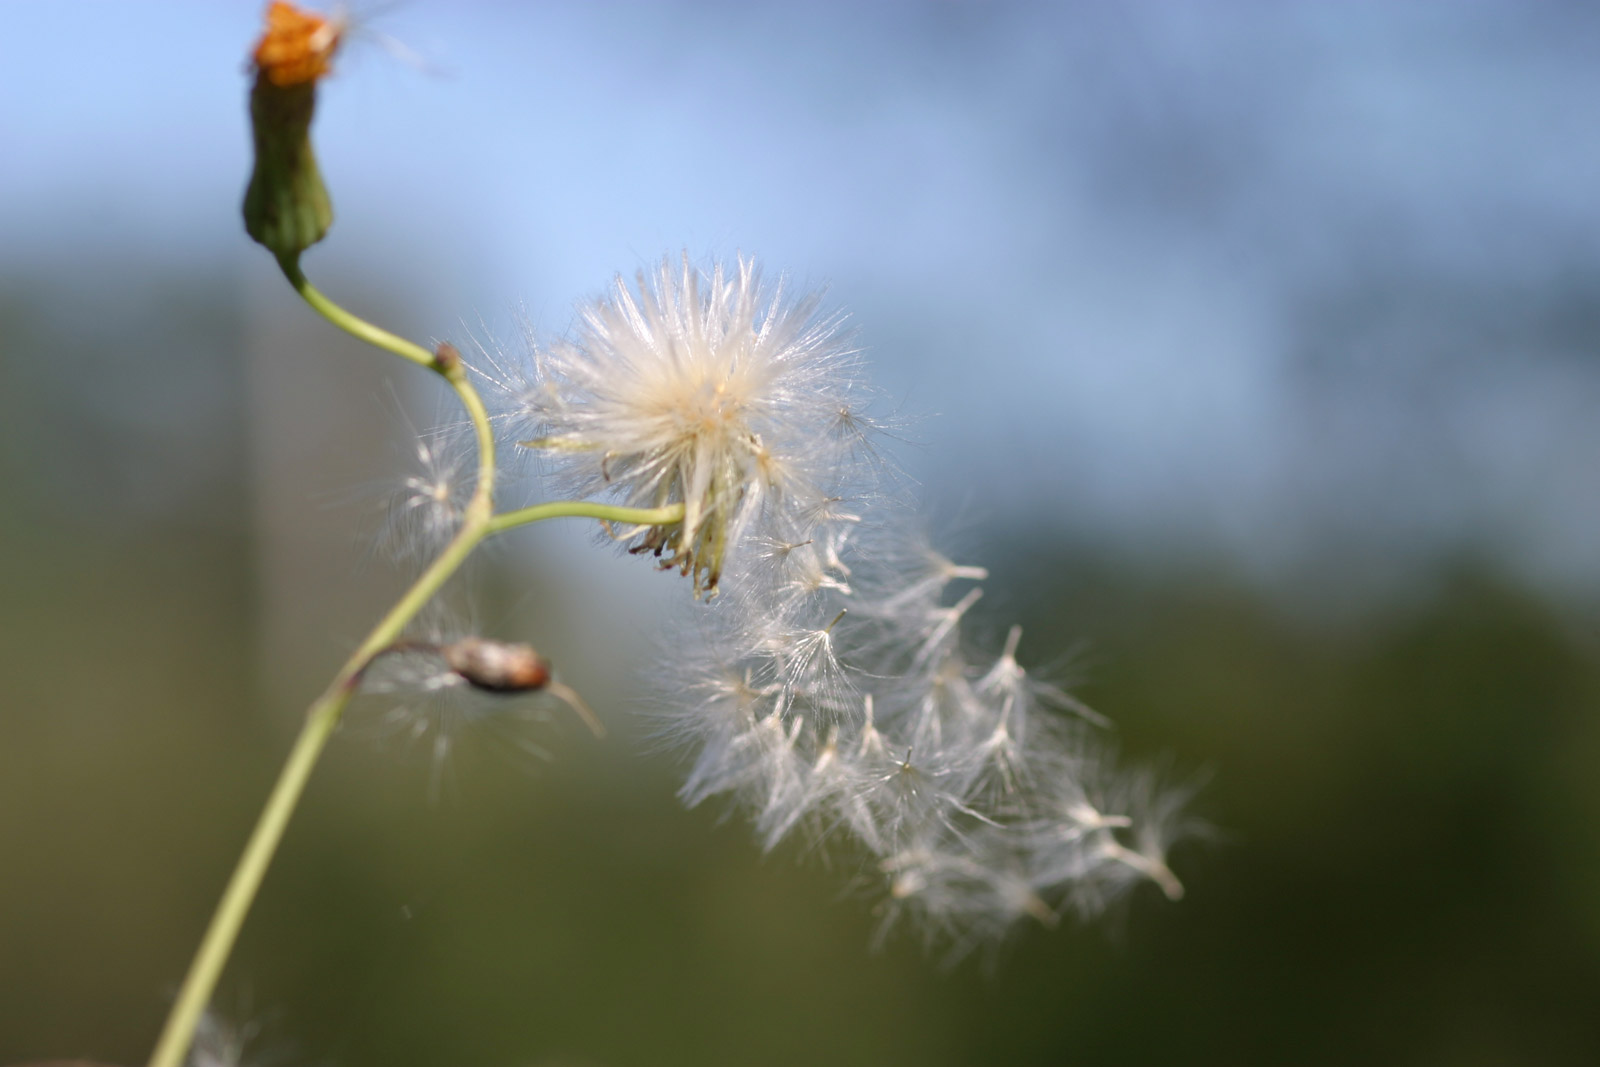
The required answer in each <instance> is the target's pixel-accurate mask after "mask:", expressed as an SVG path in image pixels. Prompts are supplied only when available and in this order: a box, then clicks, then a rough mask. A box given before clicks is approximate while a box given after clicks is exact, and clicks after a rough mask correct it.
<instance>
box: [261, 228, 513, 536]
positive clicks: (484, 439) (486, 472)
mask: <svg viewBox="0 0 1600 1067" xmlns="http://www.w3.org/2000/svg"><path fill="white" fill-rule="evenodd" d="M278 266H279V268H280V269H282V271H283V276H284V277H285V278H287V279H289V284H290V285H292V286H293V287H294V291H295V292H297V293H299V294H300V296H301V297H302V298H303V299H304V300H305V302H306V303H307V304H310V305H311V307H312V308H313V309H314V310H315V311H316V312H317V314H319V315H321V316H322V317H323V318H325V319H327V320H328V321H329V322H331V323H333V324H334V325H335V326H337V327H339V329H341V330H344V331H345V332H346V333H349V334H353V335H354V336H356V337H359V338H361V340H363V341H366V342H367V343H368V344H371V345H376V346H377V347H378V348H381V349H383V350H384V351H386V352H393V353H394V354H395V355H397V356H399V357H401V358H402V359H408V360H410V361H411V362H413V363H416V364H418V365H419V366H423V367H427V368H428V369H429V370H431V371H433V372H434V373H436V374H438V375H439V376H440V377H442V378H444V380H445V381H447V382H449V383H450V388H452V389H454V390H455V392H456V396H457V397H458V398H459V399H460V400H461V406H462V407H464V408H466V409H467V417H468V418H469V419H471V420H472V429H473V432H474V434H475V435H476V436H477V439H478V484H477V487H476V489H475V491H474V493H473V505H474V506H476V507H477V508H479V509H480V510H481V511H482V512H483V514H485V515H487V514H488V513H489V512H491V511H492V510H493V503H494V473H495V449H494V430H493V429H492V427H491V426H490V425H489V411H488V409H487V408H485V407H484V406H483V398H482V397H480V396H479V395H478V390H477V389H475V388H473V385H472V380H471V379H470V378H468V377H467V371H466V367H465V366H464V365H463V364H462V362H461V357H460V354H459V353H457V352H456V351H455V349H454V348H450V347H449V346H441V348H440V350H439V351H437V352H429V351H428V350H427V349H425V348H423V347H422V346H421V345H418V344H414V343H412V342H411V341H407V340H406V339H405V338H404V337H397V336H396V335H394V334H392V333H390V332H389V331H388V330H385V329H384V328H383V327H381V326H374V325H373V324H372V323H370V322H368V321H367V320H366V319H363V318H361V317H360V316H359V315H355V314H352V313H351V312H349V311H346V310H345V309H344V308H342V307H340V306H339V305H338V304H335V303H334V302H333V301H332V300H330V299H328V298H327V297H326V296H325V295H323V293H322V291H321V290H320V289H318V288H317V287H316V286H314V285H312V284H311V283H310V282H309V281H307V280H306V276H305V273H304V272H303V271H302V270H301V269H300V256H299V254H298V253H296V254H293V255H286V256H279V257H278ZM447 350H448V358H447Z"/></svg>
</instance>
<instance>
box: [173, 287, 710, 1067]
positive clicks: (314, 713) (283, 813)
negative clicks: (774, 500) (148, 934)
mask: <svg viewBox="0 0 1600 1067" xmlns="http://www.w3.org/2000/svg"><path fill="white" fill-rule="evenodd" d="M278 265H279V266H280V267H282V268H283V273H284V275H285V276H286V277H287V278H288V279H289V284H290V285H292V286H294V288H295V291H296V292H298V293H299V294H300V295H301V296H302V297H304V298H305V301H306V303H308V304H310V305H311V306H312V307H313V308H314V309H316V310H317V311H318V312H319V313H320V314H321V315H322V316H323V317H324V318H326V319H327V320H328V321H329V322H332V323H333V324H334V325H336V326H338V327H339V328H340V329H343V330H345V331H347V332H349V333H352V334H354V335H355V336H357V337H359V338H361V339H362V340H363V341H367V342H370V343H371V344H374V345H376V346H378V347H379V348H382V349H385V350H387V351H390V352H393V353H395V354H396V355H398V356H401V357H403V358H405V359H408V360H410V361H411V362H413V363H416V364H419V365H421V366H424V367H427V368H428V369H429V370H432V371H434V372H436V373H438V374H439V375H441V376H442V377H444V379H445V380H446V381H448V382H449V383H450V386H451V388H452V389H454V390H455V393H456V396H458V397H459V398H460V400H461V404H462V406H463V407H464V408H466V411H467V416H468V418H470V419H471V420H472V425H473V429H474V431H475V433H476V436H477V443H478V482H477V485H476V486H475V487H474V489H473V494H472V500H471V501H470V502H469V504H468V505H467V510H466V515H465V517H464V518H463V520H462V524H461V528H460V529H459V530H458V531H456V535H455V537H454V538H453V539H451V541H450V543H449V544H448V545H447V546H445V549H444V551H443V552H441V553H440V554H439V555H438V557H437V558H436V559H434V561H433V562H432V563H431V564H429V565H428V569H427V570H426V571H424V572H423V573H422V576H421V577H419V578H418V579H417V581H416V582H415V584H413V585H412V586H411V588H410V589H408V590H407V591H406V593H405V595H404V596H402V597H401V598H400V600H399V602H398V603H396V604H395V605H394V607H393V608H391V609H389V612H388V614H386V615H385V616H384V617H383V619H382V620H380V621H379V623H378V625H377V626H375V627H374V628H373V630H372V632H371V633H370V634H368V635H367V638H366V640H364V641H363V642H361V646H360V647H359V648H357V649H356V650H355V652H353V653H352V654H351V655H350V658H349V659H348V660H346V661H345V664H344V666H343V667H341V668H339V673H338V674H336V675H335V676H334V679H333V681H332V682H331V683H329V685H328V688H327V689H326V690H324V691H323V693H322V695H321V696H320V697H318V698H317V700H316V703H314V704H312V705H311V708H310V710H309V711H307V713H306V721H305V725H304V726H303V727H301V730H300V736H299V737H298V738H296V740H295V743H294V747H293V748H292V749H291V750H290V751H289V758H288V760H287V762H285V763H284V766H283V770H282V771H281V772H280V773H279V775H278V781H277V783H276V784H275V785H274V786H273V788H272V794H271V795H270V796H269V797H268V798H267V803H266V806H265V807H264V808H263V809H262V811H261V816H260V818H259V819H258V820H257V821H256V826H255V829H254V830H253V831H252V832H251V834H250V840H249V841H248V842H247V843H246V844H245V849H244V853H243V855H241V856H240V857H239V863H238V865H237V866H236V867H235V868H234V871H233V875H232V877H231V878H229V880H228V886H227V888H226V889H225V890H224V891H223V894H222V899H221V901H219V902H218V904H217V910H216V913H215V914H214V915H213V916H212V917H211V923H210V925H209V926H208V927H207V928H206V932H205V936H204V937H203V938H202V939H201V942H200V948H199V950H198V951H197V952H196V953H195V957H194V961H193V962H192V963H191V964H190V965H189V973H188V974H187V975H185V976H184V980H183V986H182V988H181V989H180V990H179V991H178V998H177V1000H176V1001H175V1002H174V1003H173V1005H172V1011H171V1012H170V1013H169V1014H168V1016H167V1021H166V1024H165V1026H164V1027H163V1028H162V1031H161V1037H160V1040H159V1041H158V1042H157V1044H156V1049H155V1052H154V1053H153V1054H152V1055H151V1057H150V1067H179V1065H180V1064H181V1063H182V1062H183V1058H184V1054H185V1053H187V1052H188V1050H189V1046H190V1044H191V1043H192V1042H193V1040H194V1030H195V1026H196V1025H197V1024H198V1023H199V1020H200V1015H201V1013H202V1012H204V1010H205V1007H206V1005H207V1004H208V1003H209V1002H210V1000H211V995H212V992H213V991H214V990H215V988H216V985H217V980H218V979H219V978H220V977H221V976H222V969H223V967H224V965H226V963H227V961H228V956H229V954H230V953H231V952H232V951H233V945H234V942H235V941H236V940H237V939H238V936H239V930H240V928H241V927H243V925H244V920H245V916H246V915H248V914H249V911H250V905H251V903H252V902H253V901H254V900H255V897H256V893H257V891H258V890H259V889H260V888H261V882H262V879H263V878H264V877H265V876H266V873H267V868H268V867H269V866H270V865H271V863H272V857H273V855H274V854H275V853H276V852H277V849H278V844H279V842H280V841H281V840H282V839H283V833H284V830H285V829H286V828H287V827H288V825H289V819H290V817H291V816H292V815H293V814H294V810H295V808H296V807H297V806H298V805H299V803H300V797H301V795H302V794H303V793H304V792H305V787H306V783H307V782H308V781H309V780H310V777H311V771H312V768H314V767H315V766H316V763H317V759H318V757H320V756H321V754H322V750H323V748H324V747H325V746H326V745H327V742H328V738H329V737H330V736H331V735H332V734H333V731H334V728H335V727H337V726H338V725H339V720H340V718H341V717H342V716H343V714H344V709H345V707H346V705H348V704H349V703H350V698H351V697H353V696H354V695H355V692H356V689H357V688H358V687H359V684H360V680H361V674H362V672H363V671H365V670H366V669H367V667H368V665H369V664H371V662H372V660H373V659H374V658H375V657H376V656H377V655H378V654H379V653H381V652H383V651H384V650H385V649H386V648H389V647H391V646H392V645H393V644H394V643H395V641H396V640H397V639H398V638H399V637H400V635H401V633H402V632H404V630H405V628H406V626H407V624H409V623H410V622H411V620H412V619H413V618H415V617H416V614H417V612H419V611H421V610H422V608H423V606H424V605H425V604H427V602H428V601H429V600H430V599H432V597H433V595H434V594H435V593H437V592H438V591H439V590H440V588H442V587H443V586H444V584H445V582H447V581H448V580H449V579H450V576H451V575H453V574H455V572H456V571H457V570H458V569H459V568H460V567H461V565H462V564H463V563H464V562H466V559H467V557H468V556H470V555H471V554H472V551H473V549H475V548H477V547H478V545H479V544H480V543H481V542H482V541H483V540H484V539H485V538H487V537H490V536H493V535H494V534H497V533H501V532H502V531H505V530H510V529H513V528H515V527H518V526H526V525H528V524H530V523H535V522H540V521H542V520H544V519H555V518H591V519H600V520H602V521H608V522H626V523H633V524H636V525H644V526H655V525H664V524H669V523H675V522H681V521H682V520H683V505H682V504H673V505H671V506H669V507H661V508H627V507H617V506H614V505H610V504H596V503H591V502H589V501H583V500H563V501H556V502H553V503H548V504H538V505H535V506H533V507H528V508H522V509H519V510H517V511H510V512H506V513H505V514H503V515H495V514H494V479H495V448H494V434H493V430H492V428H491V426H490V423H489V413H488V411H487V409H486V408H485V407H484V404H483V400H482V398H481V397H479V396H478V391H477V390H476V389H475V388H474V387H473V385H472V382H471V380H470V379H469V378H468V377H467V372H466V368H465V367H464V366H463V365H462V363H461V359H460V356H459V355H458V354H456V353H455V350H454V349H448V350H447V348H446V347H445V346H441V348H440V350H439V352H438V353H430V352H428V351H427V350H426V349H424V348H422V347H420V346H418V345H416V344H413V343H412V342H410V341H407V340H405V339H404V338H402V337H397V336H395V335H394V334H392V333H390V332H388V331H387V330H384V329H380V328H379V327H377V326H374V325H372V324H371V323H369V322H367V321H366V320H364V319H361V318H358V317H357V316H355V315H352V314H351V313H350V312H348V311H346V310H345V309H344V308H342V307H340V306H339V305H338V304H335V303H334V302H333V301H332V300H329V299H328V298H327V297H326V296H324V295H323V294H322V293H321V292H319V291H318V290H317V289H316V288H315V287H313V286H312V285H311V283H310V282H308V281H307V280H306V277H305V275H304V274H303V273H301V271H300V263H299V257H298V256H282V257H279V260H278Z"/></svg>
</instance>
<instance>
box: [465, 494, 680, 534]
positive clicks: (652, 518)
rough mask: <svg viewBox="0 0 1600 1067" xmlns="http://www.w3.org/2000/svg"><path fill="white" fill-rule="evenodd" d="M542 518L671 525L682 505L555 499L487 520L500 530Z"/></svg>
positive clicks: (496, 529) (678, 519)
mask: <svg viewBox="0 0 1600 1067" xmlns="http://www.w3.org/2000/svg"><path fill="white" fill-rule="evenodd" d="M544 519H599V520H600V521H601V522H626V523H629V524H631V525H634V526H670V525H671V524H673V523H675V522H682V521H683V505H682V504H669V505H667V506H666V507H664V508H624V507H617V506H615V505H612V504H596V503H593V502H592V501H588V500H557V501H554V502H552V503H549V504H535V505H533V506H532V507H530V508H518V509H517V510H516V511H503V512H501V513H500V514H498V515H496V516H494V517H493V518H491V519H490V520H489V523H488V526H489V532H490V533H492V534H493V533H500V532H501V531H503V530H510V529H514V528H516V527H518V526H527V525H528V524H529V523H534V522H540V521H542V520H544Z"/></svg>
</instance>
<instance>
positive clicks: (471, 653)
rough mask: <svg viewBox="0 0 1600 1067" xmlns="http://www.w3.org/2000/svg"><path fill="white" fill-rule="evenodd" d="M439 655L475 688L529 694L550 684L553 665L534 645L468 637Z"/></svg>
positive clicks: (442, 649)
mask: <svg viewBox="0 0 1600 1067" xmlns="http://www.w3.org/2000/svg"><path fill="white" fill-rule="evenodd" d="M439 653H440V655H442V656H443V657H444V662H445V666H447V667H449V668H450V669H451V670H452V671H454V672H455V673H456V674H458V675H460V676H461V679H462V680H463V681H465V682H466V683H467V684H468V685H471V686H472V687H473V688H475V689H483V690H486V691H488V692H491V693H526V692H531V691H533V690H536V689H543V688H544V687H545V686H547V685H549V684H550V664H549V662H548V661H547V660H545V658H544V657H543V656H541V655H539V653H537V652H535V651H534V650H533V646H532V645H519V644H511V643H509V642H505V641H490V640H487V639H485V638H482V637H464V638H462V639H461V640H459V641H456V642H455V643H453V644H449V645H445V646H444V647H443V648H441V649H440V650H439Z"/></svg>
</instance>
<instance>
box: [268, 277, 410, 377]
mask: <svg viewBox="0 0 1600 1067" xmlns="http://www.w3.org/2000/svg"><path fill="white" fill-rule="evenodd" d="M278 266H279V267H280V268H282V270H283V274H284V277H286V278H288V279H289V284H290V285H292V286H294V291H295V292H297V293H299V294H300V296H301V297H302V298H303V299H304V300H305V302H306V303H308V304H310V305H311V306H312V307H313V308H315V309H316V311H317V313H318V314H320V315H321V316H322V317H323V318H325V319H327V320H328V321H329V322H331V323H333V324H334V325H335V326H337V327H339V329H341V330H343V331H345V332H346V333H350V334H354V335H355V336H357V337H359V338H361V339H362V340H363V341H365V342H367V343H368V344H369V345H376V346H377V347H378V348H381V349H383V350H385V351H387V352H393V353H394V354H395V355H397V356H400V357H401V358H402V359H409V360H410V361H411V362H413V363H416V364H418V365H420V366H423V367H427V368H428V369H429V370H439V369H440V367H439V364H438V359H437V358H436V357H435V356H434V354H433V353H432V352H429V351H428V350H427V349H426V348H423V347H422V346H421V345H419V344H415V343H413V342H411V341H407V340H406V339H405V338H404V337H397V336H396V335H394V334H392V333H390V332H389V331H388V330H385V329H383V328H382V327H381V326H374V325H373V324H372V323H370V322H368V321H367V320H366V319H363V318H360V317H359V316H356V315H352V314H350V312H348V311H346V310H345V309H344V308H342V307H340V306H339V305H338V304H335V303H334V302H333V301H332V300H329V299H328V298H327V297H325V296H323V295H322V293H321V292H320V291H319V290H318V289H317V287H316V286H314V285H312V284H311V283H310V282H308V281H306V276H305V275H304V274H303V273H301V271H300V254H299V253H298V252H295V253H291V254H289V255H282V256H279V257H278Z"/></svg>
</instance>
